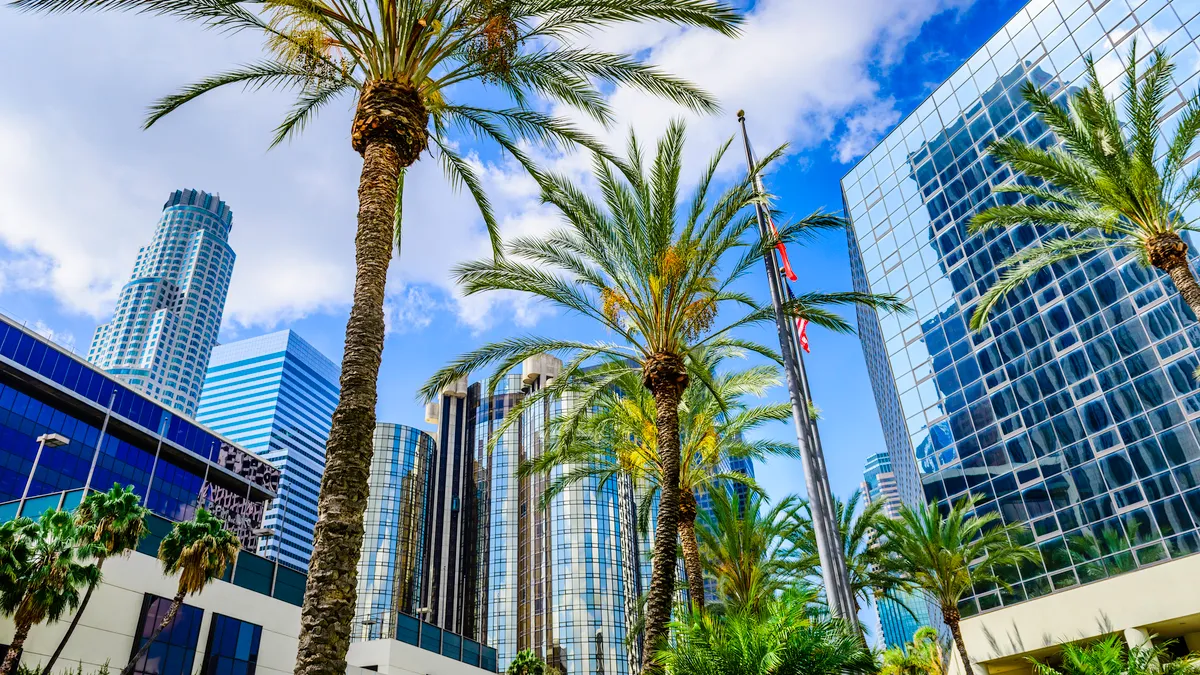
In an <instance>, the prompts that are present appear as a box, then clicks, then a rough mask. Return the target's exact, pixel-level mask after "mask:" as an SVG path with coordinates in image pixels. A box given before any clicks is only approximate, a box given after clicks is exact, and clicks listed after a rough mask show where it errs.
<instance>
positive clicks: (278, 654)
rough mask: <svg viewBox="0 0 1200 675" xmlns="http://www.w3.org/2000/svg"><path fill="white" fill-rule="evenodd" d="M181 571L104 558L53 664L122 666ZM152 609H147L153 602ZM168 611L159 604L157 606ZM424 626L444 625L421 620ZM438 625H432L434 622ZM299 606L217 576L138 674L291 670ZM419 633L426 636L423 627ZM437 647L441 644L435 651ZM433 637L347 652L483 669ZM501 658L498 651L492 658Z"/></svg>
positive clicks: (401, 674) (397, 667) (470, 672)
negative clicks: (422, 644) (171, 573)
mask: <svg viewBox="0 0 1200 675" xmlns="http://www.w3.org/2000/svg"><path fill="white" fill-rule="evenodd" d="M175 585H176V579H175V578H168V577H166V576H164V575H163V574H162V568H161V565H160V563H159V561H158V560H157V559H155V558H153V557H151V556H148V555H145V554H142V553H133V554H132V555H131V556H130V557H129V558H124V559H114V560H110V561H109V562H107V563H106V564H105V566H104V580H103V582H102V583H101V585H100V586H99V587H98V588H97V589H96V592H95V594H94V595H93V597H92V600H91V603H90V604H89V605H88V608H87V611H85V612H84V615H83V618H82V620H81V621H80V624H79V627H78V628H77V629H76V630H75V634H74V635H73V636H72V638H71V641H70V642H69V643H67V647H66V649H65V650H64V651H63V654H62V656H61V657H60V659H59V661H58V662H57V663H56V665H55V670H56V671H57V672H61V671H64V670H68V669H71V670H74V669H75V668H77V667H79V666H80V665H82V669H83V672H84V673H86V674H90V673H94V672H95V671H97V670H98V669H99V668H101V667H102V666H103V665H104V664H105V663H107V664H108V665H109V668H110V672H112V673H117V672H119V671H120V669H121V667H122V666H124V665H125V664H126V663H127V662H128V661H129V658H130V656H131V655H132V654H133V652H134V636H135V634H136V633H138V632H139V631H138V628H139V624H141V623H143V621H142V620H143V618H144V617H146V615H147V614H148V613H149V614H150V617H149V618H150V619H151V621H145V622H144V623H146V624H150V623H152V622H153V621H154V619H155V617H154V616H153V612H154V610H155V609H157V608H158V605H157V604H156V603H157V602H158V601H157V600H156V599H155V596H158V598H162V599H163V601H162V608H163V609H165V605H166V603H169V602H170V598H171V597H172V596H174V595H175ZM147 607H149V608H151V611H150V612H146V608H147ZM160 613H161V610H160ZM68 623H69V618H68V619H64V620H63V621H60V622H59V623H57V624H53V625H41V626H35V627H34V628H33V630H32V631H31V632H30V634H29V638H28V640H27V641H26V643H25V653H24V655H23V656H22V659H21V663H23V664H24V665H26V666H30V667H33V666H37V665H38V664H40V663H44V662H45V661H46V659H47V657H48V655H49V654H50V653H52V652H53V651H54V648H55V647H56V646H57V645H58V642H59V640H60V639H61V637H62V635H63V633H64V632H65V631H66V628H67V625H68ZM424 627H425V628H426V630H424V631H422V632H423V633H428V634H431V635H432V634H433V633H434V632H435V631H436V632H437V633H438V635H439V636H440V635H441V632H440V631H437V629H436V628H434V627H433V626H430V625H429V624H424ZM429 629H432V630H429ZM299 633H300V607H298V606H296V605H294V604H291V603H288V602H284V601H282V600H278V599H276V598H272V597H270V596H266V595H263V594H260V593H257V592H255V591H252V590H249V589H246V588H243V587H241V586H238V585H235V584H233V583H229V582H226V581H215V582H213V583H212V584H210V585H209V586H208V587H207V588H205V589H204V591H203V592H202V593H200V594H199V595H195V596H191V597H189V598H187V599H186V600H185V602H184V609H183V610H182V611H181V612H180V613H179V615H177V617H176V619H175V622H174V623H173V624H172V628H171V629H169V630H168V631H164V633H163V635H162V636H160V638H159V639H158V640H157V641H156V642H155V647H154V648H152V649H151V652H150V654H151V656H150V658H148V659H146V660H145V661H144V662H143V663H142V664H140V666H139V668H138V669H137V670H135V672H136V673H140V674H142V675H152V674H153V675H194V674H198V673H200V674H204V675H233V674H235V673H236V674H237V675H290V674H291V673H292V671H293V669H294V667H295V665H296V649H297V645H298V642H299ZM12 634H13V624H12V621H11V620H9V619H0V642H2V643H8V642H9V641H10V640H11V639H12ZM422 637H425V635H423V636H422ZM435 648H436V649H437V651H434V649H435ZM443 650H444V647H442V648H437V646H434V645H431V647H427V648H424V649H422V648H419V647H417V646H416V645H413V644H407V643H404V642H399V641H396V640H373V641H369V642H360V643H355V644H354V645H352V647H351V649H350V653H349V655H348V656H347V662H348V666H347V669H346V672H347V673H348V674H349V675H361V674H362V673H365V672H367V671H371V672H378V673H386V674H388V675H482V674H483V673H485V672H487V671H484V670H482V669H481V668H479V667H478V666H473V665H469V664H468V663H464V662H463V661H460V660H458V659H456V658H452V657H450V656H443V655H442V654H441V653H439V652H440V651H443ZM492 659H493V663H494V656H493V657H492Z"/></svg>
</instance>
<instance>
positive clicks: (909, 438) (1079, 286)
mask: <svg viewBox="0 0 1200 675" xmlns="http://www.w3.org/2000/svg"><path fill="white" fill-rule="evenodd" d="M1198 11H1200V7H1196V6H1195V5H1193V4H1192V3H1184V2H1174V3H1168V2H1162V1H1159V2H1144V3H1143V2H1126V1H1125V0H1109V2H1106V3H1100V2H1095V3H1091V2H1084V1H1082V0H1055V1H1054V2H1049V1H1047V0H1039V1H1037V2H1031V3H1030V4H1029V5H1028V6H1027V7H1025V8H1023V9H1022V10H1021V11H1020V12H1018V14H1017V16H1016V17H1015V18H1014V19H1013V20H1012V21H1010V22H1009V23H1008V24H1007V25H1006V26H1005V27H1004V28H1003V29H1002V30H1001V31H1000V32H998V33H997V34H996V36H995V37H993V38H992V39H991V40H989V41H988V43H987V44H986V45H985V46H984V47H983V48H981V49H980V50H979V51H978V52H977V53H976V54H975V55H974V56H973V57H971V59H970V60H969V61H968V62H967V63H966V64H965V65H964V66H962V67H961V68H959V69H958V70H957V71H955V73H954V74H953V75H951V77H950V79H949V80H947V81H946V82H945V83H943V84H942V85H941V86H940V87H938V88H937V89H936V90H935V91H934V92H933V94H932V95H931V96H930V97H929V99H927V100H926V101H925V102H924V103H922V104H921V105H920V106H919V107H918V108H917V110H916V111H915V112H914V113H913V114H912V115H910V116H909V117H908V118H906V119H905V120H904V121H903V122H901V123H900V125H899V127H898V128H897V129H895V130H894V131H892V132H891V133H890V134H889V135H887V136H886V137H885V138H884V139H883V141H882V142H880V144H879V145H878V146H877V147H876V148H875V149H874V150H872V151H871V152H870V154H869V155H868V156H867V157H866V158H865V159H863V160H862V161H861V162H859V164H858V165H857V166H855V167H854V168H853V169H852V170H851V171H850V173H849V174H848V175H847V176H846V177H845V178H844V179H843V180H842V188H843V194H844V198H845V202H846V210H847V212H848V213H849V214H850V217H851V219H852V221H853V226H854V227H853V231H852V232H851V233H850V241H849V244H850V249H851V262H852V275H853V277H854V285H855V289H856V290H860V291H866V290H869V291H873V292H877V293H893V294H896V295H898V296H899V297H900V298H901V299H902V300H904V301H905V302H906V303H908V304H909V306H910V307H912V308H913V309H914V310H915V311H914V312H913V313H912V314H906V315H901V314H889V315H886V316H883V317H879V318H876V317H875V316H874V314H873V313H871V312H869V310H860V323H859V326H860V328H861V329H862V336H863V349H864V352H865V354H866V357H867V364H868V369H869V372H870V375H871V379H872V384H873V386H874V389H875V395H876V401H877V402H878V403H879V410H880V415H881V418H882V421H883V426H884V432H885V437H886V440H887V443H888V451H889V454H890V456H891V463H892V466H893V468H895V469H896V474H897V479H898V481H897V482H898V487H899V493H900V496H901V498H902V499H905V500H906V501H909V500H916V499H920V498H921V497H924V498H927V499H929V500H931V501H932V500H938V501H939V502H942V503H943V504H944V503H945V502H946V501H947V500H949V501H957V500H960V499H962V498H964V497H966V496H968V495H970V496H975V497H977V498H978V499H979V500H980V503H979V505H978V506H977V508H976V511H977V512H979V513H993V512H994V513H998V514H999V515H1000V517H1002V518H1003V520H1004V521H1005V522H1009V523H1024V524H1027V525H1028V527H1029V531H1028V535H1027V538H1028V544H1029V545H1035V546H1037V547H1038V548H1039V549H1040V551H1041V554H1042V556H1041V561H1038V562H1033V563H1029V564H1027V565H1022V566H1021V567H1020V569H1016V568H1013V569H1006V570H1002V572H1003V573H1004V574H1005V575H1006V578H1007V580H1008V581H1009V582H1010V583H1011V585H1012V590H1011V591H1007V590H1003V589H999V588H995V587H994V586H993V587H988V586H980V587H977V588H975V589H973V591H972V592H971V593H969V594H968V595H967V596H966V597H964V598H963V600H962V602H961V603H960V605H959V610H960V611H961V613H962V615H963V616H964V617H969V616H972V615H975V614H978V613H981V612H987V611H989V610H994V609H998V608H1002V607H1008V606H1012V605H1018V604H1020V603H1023V602H1026V601H1032V600H1033V599H1034V598H1039V597H1040V596H1050V597H1047V598H1044V600H1046V601H1047V602H1050V600H1051V599H1052V598H1054V597H1055V596H1054V595H1051V594H1056V592H1057V591H1060V590H1063V589H1068V588H1072V587H1075V586H1079V585H1081V584H1086V583H1089V582H1095V581H1098V580H1101V579H1105V578H1108V577H1113V576H1117V575H1124V574H1127V573H1130V574H1141V573H1142V570H1141V569H1140V568H1143V567H1147V566H1151V565H1156V564H1158V563H1162V562H1165V561H1167V560H1175V559H1178V558H1182V557H1186V556H1188V555H1190V554H1192V553H1195V552H1197V551H1200V533H1198V532H1197V531H1196V527H1197V526H1196V523H1200V444H1198V443H1197V439H1196V432H1197V431H1200V428H1197V426H1196V425H1197V419H1196V418H1197V417H1198V415H1200V393H1198V392H1197V389H1198V387H1200V385H1198V383H1197V381H1196V380H1195V379H1194V378H1193V377H1192V375H1191V374H1192V372H1193V371H1194V370H1195V368H1196V366H1197V364H1200V360H1198V359H1197V357H1196V355H1195V349H1196V347H1197V345H1200V326H1197V324H1196V320H1195V318H1194V317H1193V316H1192V315H1191V312H1190V311H1189V310H1188V308H1187V307H1186V306H1185V305H1184V304H1183V303H1182V302H1180V300H1179V298H1178V297H1176V292H1175V289H1174V287H1173V286H1172V285H1171V282H1170V281H1169V280H1168V279H1167V278H1166V277H1165V276H1164V275H1162V274H1161V273H1157V272H1155V271H1153V270H1149V269H1147V268H1145V267H1143V266H1141V265H1139V264H1138V262H1137V261H1136V260H1135V259H1134V257H1133V255H1132V253H1130V252H1127V251H1120V250H1118V251H1105V252H1101V253H1097V254H1094V255H1091V256H1088V257H1086V258H1084V259H1080V260H1071V261H1067V262H1065V263H1061V264H1059V265H1056V266H1055V267H1054V268H1053V269H1050V270H1046V271H1045V272H1043V273H1042V274H1040V275H1039V276H1038V277H1037V278H1035V279H1034V280H1032V281H1031V282H1030V283H1028V284H1026V285H1024V286H1023V287H1021V288H1020V289H1018V291H1017V292H1015V293H1013V294H1012V295H1010V296H1009V297H1008V298H1007V300H1006V301H1005V302H1004V303H1003V304H1002V305H1001V306H1000V307H998V308H997V311H996V313H995V314H994V317H993V319H992V320H991V321H990V322H989V323H988V324H987V326H986V327H985V328H984V330H982V331H981V332H979V333H969V332H968V329H967V322H968V319H969V317H970V315H971V312H972V311H973V309H974V305H975V303H976V302H977V300H978V298H979V296H980V294H981V293H982V292H983V291H985V290H986V289H987V288H988V287H989V286H990V285H991V284H992V283H993V282H994V281H995V280H996V278H997V274H998V273H999V266H1000V265H1001V263H1002V262H1003V261H1004V260H1005V259H1006V257H1007V256H1008V255H1009V254H1011V253H1012V252H1014V251H1018V250H1022V249H1025V248H1027V247H1028V246H1030V245H1032V244H1033V243H1035V242H1037V241H1045V240H1046V239H1048V238H1053V237H1059V236H1063V235H1064V234H1065V233H1064V232H1063V231H1062V230H1061V228H1059V229H1055V230H1050V231H1047V230H1046V229H1045V228H1032V227H1022V228H1015V229H1012V230H992V231H988V232H983V233H976V234H972V233H970V232H969V231H968V229H967V225H968V222H969V221H970V218H971V216H972V215H973V214H975V213H977V212H978V211H980V210H981V209H984V208H986V207H988V206H991V205H993V204H997V203H1012V202H1013V197H1014V195H1012V194H1011V193H1008V194H1000V193H994V192H993V189H994V187H996V186H998V185H1002V184H1004V183H1007V182H1009V181H1012V180H1015V179H1016V178H1015V177H1014V176H1013V174H1012V172H1011V170H1010V169H1009V168H1008V167H1004V166H999V165H998V164H997V163H996V162H995V161H993V160H992V159H991V158H989V157H988V156H987V155H986V148H987V145H988V143H990V142H991V141H992V140H993V139H995V138H997V137H1000V136H1014V137H1018V138H1021V139H1023V140H1025V141H1028V142H1031V143H1033V142H1036V143H1044V144H1053V143H1055V142H1056V139H1055V138H1054V137H1053V136H1052V135H1051V134H1050V133H1049V132H1048V130H1047V129H1046V127H1045V126H1044V125H1043V124H1042V122H1041V121H1040V120H1039V119H1038V118H1037V117H1036V116H1035V115H1034V114H1033V112H1032V111H1031V110H1030V108H1029V106H1028V104H1026V103H1025V102H1024V101H1023V99H1022V96H1021V93H1020V88H1021V86H1022V85H1023V84H1024V83H1026V82H1032V83H1033V84H1035V85H1036V86H1038V87H1041V88H1042V89H1043V90H1044V91H1047V92H1049V93H1050V94H1051V95H1054V96H1056V97H1058V100H1060V101H1062V100H1064V99H1065V97H1066V96H1067V95H1069V93H1070V92H1071V91H1072V90H1074V89H1075V88H1076V87H1078V86H1079V85H1080V83H1081V81H1082V80H1083V78H1084V75H1085V64H1084V60H1083V57H1084V55H1085V54H1090V55H1091V56H1092V57H1094V59H1095V62H1096V64H1097V71H1098V72H1099V73H1100V75H1101V76H1102V77H1103V78H1104V79H1105V80H1106V81H1109V82H1112V83H1114V86H1113V90H1112V91H1113V93H1114V95H1115V94H1116V93H1119V92H1120V90H1121V89H1122V88H1123V87H1122V86H1121V85H1120V84H1119V83H1118V82H1117V78H1119V77H1121V76H1122V71H1123V69H1124V65H1123V60H1124V59H1125V58H1127V55H1128V53H1129V49H1130V44H1131V41H1132V39H1133V38H1136V39H1137V41H1138V50H1139V54H1146V53H1148V50H1149V49H1150V48H1151V47H1159V48H1161V49H1162V50H1163V51H1164V52H1165V53H1166V54H1167V55H1168V56H1172V57H1174V58H1175V59H1176V61H1177V63H1179V64H1181V66H1182V67H1181V69H1180V70H1177V71H1176V73H1175V75H1174V80H1173V82H1172V88H1173V90H1172V91H1171V92H1169V94H1168V95H1169V96H1170V97H1172V100H1178V101H1179V105H1180V106H1182V105H1183V101H1184V100H1185V99H1186V97H1187V96H1190V95H1191V94H1192V92H1193V91H1194V90H1195V88H1196V85H1195V82H1196V80H1195V78H1192V79H1190V80H1189V79H1188V78H1190V77H1191V76H1192V75H1193V73H1194V72H1195V63H1196V61H1197V57H1200V52H1198V48H1200V42H1198V39H1200V30H1197V28H1196V27H1197V25H1198V22H1200V19H1197V18H1196V16H1195V15H1196V14H1197V12H1198ZM1185 82H1186V84H1184V83H1185ZM1180 84H1184V91H1183V92H1182V95H1181V92H1180V90H1179V89H1178V86H1179V85H1180ZM1168 126H1170V124H1169V123H1168ZM1186 215H1187V217H1188V219H1189V220H1191V219H1192V218H1194V217H1195V215H1196V214H1195V213H1191V214H1186ZM1172 564H1174V563H1172ZM1134 570H1138V571H1137V572H1135V571H1134ZM1050 604H1053V603H1052V602H1051V603H1050ZM1164 618H1166V617H1164ZM1108 619H1111V620H1112V621H1113V622H1114V623H1113V624H1112V626H1113V628H1114V629H1120V628H1122V626H1121V624H1120V623H1117V622H1119V621H1122V620H1124V619H1122V618H1120V617H1116V616H1115V615H1114V614H1111V613H1110V615H1109V617H1108ZM1108 619H1106V621H1107V620H1108ZM1088 620H1089V621H1091V620H1092V619H1091V618H1090V617H1089V618H1088ZM983 623H984V622H980V623H979V624H978V625H983ZM1059 629H1061V630H1062V631H1067V630H1068V629H1067V628H1066V627H1065V626H1060V627H1059ZM1072 630H1073V629H1072ZM1001 651H1002V652H1003V651H1004V650H1001Z"/></svg>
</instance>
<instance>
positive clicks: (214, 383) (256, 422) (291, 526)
mask: <svg viewBox="0 0 1200 675" xmlns="http://www.w3.org/2000/svg"><path fill="white" fill-rule="evenodd" d="M338 376H339V369H338V366H337V365H335V364H334V363H333V362H332V361H330V360H329V359H328V358H326V357H325V356H324V355H322V354H321V353H320V352H318V351H317V350H316V349H315V348H314V347H313V346H312V345H310V344H308V343H307V342H305V341H304V340H303V339H302V338H301V337H300V336H299V335H297V334H296V333H295V332H293V331H290V330H284V331H280V332H277V333H270V334H268V335H260V336H258V337H254V338H249V339H246V340H239V341H237V342H231V343H229V344H224V345H220V346H219V347H217V348H215V349H213V353H212V360H211V361H210V362H209V365H208V373H207V375H206V376H205V378H204V392H203V394H202V396H201V397H200V410H199V412H198V413H197V419H198V420H200V421H201V422H203V423H204V424H205V425H207V426H209V427H210V428H212V429H213V430H215V431H217V432H218V433H222V434H224V435H226V436H228V437H229V438H231V439H233V440H234V441H236V442H237V443H239V444H240V445H241V446H242V447H244V448H246V449H247V450H249V451H250V452H253V453H255V454H256V455H258V456H260V457H262V458H264V459H266V460H267V461H269V462H271V463H272V464H274V465H275V466H276V467H278V468H279V469H280V471H282V472H283V475H282V478H281V481H280V486H279V497H278V499H276V500H275V503H274V504H272V505H271V507H270V508H269V509H268V510H267V515H266V518H265V519H264V521H263V526H264V527H266V528H269V529H272V530H274V533H275V536H273V537H270V538H264V540H263V541H262V543H261V544H260V549H259V553H260V554H261V555H264V556H266V557H268V558H271V559H278V560H279V561H281V562H284V563H287V564H289V565H292V566H294V567H297V568H300V569H308V560H309V558H310V557H311V556H312V543H313V529H314V528H315V527H316V524H317V497H318V495H319V494H320V491H321V476H322V474H323V473H324V471H325V443H326V441H327V440H329V427H330V424H331V422H332V420H333V409H334V408H335V407H337V401H338V392H339V387H338Z"/></svg>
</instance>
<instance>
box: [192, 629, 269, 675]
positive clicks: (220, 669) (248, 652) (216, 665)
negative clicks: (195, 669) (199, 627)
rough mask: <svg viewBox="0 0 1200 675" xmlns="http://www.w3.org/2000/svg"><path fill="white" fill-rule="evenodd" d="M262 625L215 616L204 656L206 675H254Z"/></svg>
mask: <svg viewBox="0 0 1200 675" xmlns="http://www.w3.org/2000/svg"><path fill="white" fill-rule="evenodd" d="M261 638H262V626H259V625H256V624H253V623H250V622H249V621H242V620H240V619H235V618H233V617H230V616H225V615H223V614H213V621H212V628H211V629H210V630H209V632H208V648H207V650H206V654H205V656H204V673H205V675H254V669H255V667H256V666H257V665H258V642H259V640H260V639H261Z"/></svg>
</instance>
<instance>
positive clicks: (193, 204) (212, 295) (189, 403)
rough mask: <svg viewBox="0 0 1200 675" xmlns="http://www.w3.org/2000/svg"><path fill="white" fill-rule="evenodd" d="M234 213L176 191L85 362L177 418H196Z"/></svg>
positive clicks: (214, 199) (229, 260)
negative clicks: (106, 372) (103, 371)
mask: <svg viewBox="0 0 1200 675" xmlns="http://www.w3.org/2000/svg"><path fill="white" fill-rule="evenodd" d="M232 227H233V212H232V211H230V210H229V207H228V206H226V204H225V202H223V201H221V198H220V197H219V196H216V195H210V194H208V193H207V192H199V191H196V190H176V191H175V192H174V193H172V194H171V196H170V197H169V198H168V199H167V203H166V204H164V205H163V213H162V217H161V218H160V219H159V221H158V226H157V227H156V228H155V230H154V237H153V239H151V240H150V243H149V244H148V245H146V246H143V247H142V248H141V249H140V250H139V251H138V256H137V261H136V262H135V263H134V266H133V275H132V276H131V278H130V280H129V282H128V283H126V284H125V286H124V287H123V288H122V289H121V295H120V297H118V298H117V306H116V309H114V310H113V318H112V319H111V320H110V321H109V322H108V323H106V324H103V325H101V326H98V327H97V328H96V334H95V336H94V337H93V338H92V346H91V349H89V350H88V360H89V361H91V362H92V363H95V364H96V365H98V366H100V367H101V368H103V369H105V370H107V371H108V372H109V373H110V374H112V375H113V376H115V377H116V378H117V379H119V380H121V381H122V382H125V383H126V384H128V385H129V386H132V387H134V388H135V389H137V390H138V391H141V392H144V393H145V394H146V395H147V396H150V397H151V398H153V399H155V400H157V401H159V402H161V403H162V404H163V405H166V406H168V407H170V408H173V409H175V410H177V411H179V412H182V413H183V414H184V415H188V416H189V417H190V416H193V415H195V414H196V405H197V403H198V401H199V400H200V387H201V385H202V384H203V381H204V369H205V367H207V365H208V357H209V353H210V352H211V351H212V347H213V345H214V344H216V341H217V331H218V329H220V327H221V314H222V312H223V311H224V310H225V294H226V292H227V291H228V290H229V278H230V276H231V275H232V274H233V261H234V253H233V249H232V248H230V247H229V230H230V228H232Z"/></svg>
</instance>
